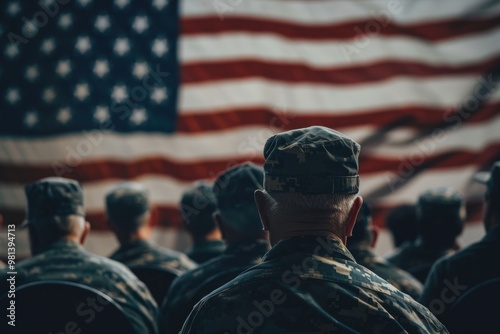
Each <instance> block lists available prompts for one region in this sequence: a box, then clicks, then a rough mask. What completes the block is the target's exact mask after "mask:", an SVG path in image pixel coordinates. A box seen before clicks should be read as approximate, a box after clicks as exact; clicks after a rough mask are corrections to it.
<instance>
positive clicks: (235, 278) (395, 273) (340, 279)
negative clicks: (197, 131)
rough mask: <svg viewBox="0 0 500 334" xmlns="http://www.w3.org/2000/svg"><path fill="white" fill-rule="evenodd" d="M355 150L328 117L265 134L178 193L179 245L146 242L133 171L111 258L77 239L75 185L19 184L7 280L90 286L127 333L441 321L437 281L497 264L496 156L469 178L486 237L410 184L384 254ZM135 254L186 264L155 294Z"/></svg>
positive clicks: (144, 205)
mask: <svg viewBox="0 0 500 334" xmlns="http://www.w3.org/2000/svg"><path fill="white" fill-rule="evenodd" d="M359 151H360V146H359V144H357V143H356V142H354V141H353V140H352V139H350V138H348V137H347V136H345V135H344V134H342V133H340V132H337V131H334V130H332V129H328V128H325V127H319V126H314V127H309V128H304V129H296V130H291V131H288V132H283V133H279V134H276V135H274V136H272V137H271V138H269V139H268V140H267V142H266V144H265V147H264V158H265V162H264V165H263V167H261V166H257V165H255V164H252V163H244V164H240V165H237V166H234V167H231V168H228V169H227V170H225V171H223V172H222V173H221V174H220V175H218V177H217V178H216V180H215V181H214V182H213V184H209V183H208V182H205V181H200V182H197V183H196V184H195V185H193V186H192V187H191V188H189V189H188V190H187V191H186V192H185V193H184V195H183V196H182V199H181V202H180V205H179V208H180V211H181V213H182V216H183V218H184V221H185V222H186V226H187V228H188V230H189V231H190V232H191V234H192V236H193V241H194V244H193V248H192V249H190V250H189V251H188V253H187V254H188V255H189V256H186V255H185V254H183V253H180V252H177V251H174V250H169V249H165V248H162V247H159V246H157V245H155V244H154V243H152V242H151V241H150V236H151V227H150V224H149V221H150V219H151V214H152V213H151V210H150V203H149V196H148V193H147V190H146V189H145V188H144V187H143V186H141V185H140V184H137V183H133V182H125V183H121V184H119V185H118V186H116V187H115V188H114V189H113V190H112V191H110V192H109V193H108V195H107V196H106V212H107V216H108V219H109V225H110V227H111V229H112V230H113V231H114V232H115V234H116V236H117V239H118V241H119V242H120V247H119V248H118V250H116V251H115V252H114V253H113V254H112V255H111V256H110V258H104V257H100V256H97V255H95V254H91V253H89V252H87V251H85V249H84V248H83V246H82V245H83V243H84V242H85V239H86V237H87V236H88V234H89V230H90V224H89V223H88V222H87V221H86V220H85V209H84V203H83V189H82V188H81V186H80V185H79V184H78V183H77V182H76V181H73V180H68V179H62V178H47V179H43V180H40V181H38V182H35V183H33V184H30V185H28V186H27V187H26V196H27V201H28V206H27V220H26V222H25V224H24V225H25V226H27V227H28V228H29V235H30V243H31V249H32V254H33V257H31V258H30V259H27V260H24V261H22V262H21V263H19V264H18V265H17V268H16V269H17V272H18V275H17V284H18V285H23V284H26V283H29V282H34V281H40V280H54V279H58V280H67V281H71V282H76V283H82V284H85V285H88V286H91V287H93V288H96V289H98V290H100V291H102V292H104V293H105V294H107V295H108V296H110V297H111V298H112V299H114V300H115V301H117V303H118V304H120V305H121V306H122V307H123V309H124V311H125V312H126V314H127V317H128V318H129V320H130V322H131V324H132V325H133V327H134V328H135V330H136V332H137V333H179V332H181V333H289V332H297V333H327V332H334V331H337V332H341V333H447V332H448V330H447V328H446V327H445V325H447V322H448V321H450V319H447V312H446V311H447V310H448V309H449V308H450V306H451V303H446V304H445V303H442V304H443V305H444V306H443V307H444V310H443V308H439V310H438V311H439V312H434V313H436V314H433V312H431V311H436V308H435V307H433V303H435V301H436V300H438V301H439V300H441V299H442V291H443V289H445V288H446V286H443V284H444V283H443V282H447V278H449V279H450V280H453V279H456V278H457V277H459V278H460V282H462V280H463V286H466V287H467V288H470V287H472V286H474V285H476V284H479V283H480V282H482V281H484V280H487V279H489V278H493V277H499V274H500V268H499V266H498V265H497V264H496V263H498V261H496V262H495V265H492V263H490V262H489V261H491V260H492V258H491V256H492V254H490V253H489V251H491V250H493V249H494V247H499V245H500V242H498V240H496V239H497V238H498V237H500V234H499V232H500V228H498V225H499V224H500V221H499V218H500V214H499V213H498V207H499V206H498V205H496V206H495V205H494V203H496V204H498V203H499V202H498V200H499V196H500V163H497V164H495V165H494V167H493V168H492V170H491V173H486V174H482V175H480V176H478V178H477V180H478V181H480V182H482V183H485V184H487V187H488V191H487V196H486V204H487V205H486V208H485V219H484V222H485V226H486V229H487V231H488V233H487V236H486V237H485V240H483V241H481V242H479V244H478V245H473V246H471V247H468V248H466V249H463V250H461V251H458V252H457V249H458V246H457V243H456V237H457V236H458V235H459V234H460V232H461V230H462V227H463V219H464V207H463V200H462V198H461V196H460V194H458V193H457V192H455V191H453V190H451V189H436V190H431V191H428V192H426V193H424V194H422V195H421V196H420V197H419V200H418V203H417V208H418V210H417V216H418V218H419V219H418V220H419V222H422V223H421V224H420V225H419V226H420V229H419V236H418V238H416V239H415V240H413V241H410V242H407V243H404V244H402V245H400V247H398V249H397V250H396V252H395V253H394V254H392V255H391V256H389V257H388V258H382V257H379V256H376V255H375V253H374V250H373V249H374V245H375V243H376V240H377V229H376V227H375V226H373V224H372V222H371V217H370V208H369V206H368V205H367V204H366V203H363V199H362V198H361V197H360V196H359V194H358V192H359V176H358V170H359V165H358V156H359ZM443 222H444V223H443ZM221 239H223V240H224V242H222V241H221ZM488 247H490V248H488ZM453 253H455V254H453ZM475 254H478V255H477V259H476V255H475ZM493 254H494V253H493ZM486 263H488V264H489V265H488V266H485V267H483V268H482V269H477V268H480V267H477V266H481V265H485V264H486ZM145 264H147V265H152V266H158V267H164V268H170V269H175V270H178V271H181V272H182V275H180V277H178V278H177V279H176V280H175V281H174V282H173V283H172V285H171V286H170V288H169V290H168V293H167V294H166V296H165V298H164V299H163V300H162V301H160V302H158V303H157V302H156V301H155V300H154V298H153V296H152V295H151V293H150V291H148V288H147V287H146V286H145V285H144V284H143V283H142V282H141V281H140V280H139V279H138V278H137V277H136V276H135V275H134V274H133V273H132V271H131V270H133V268H134V267H138V266H143V265H145ZM476 267H477V268H476ZM471 268H475V269H474V270H470V269H471ZM404 269H406V270H404ZM4 275H5V274H3V273H0V276H1V277H0V279H1V282H0V284H4V282H5V280H6V277H4ZM5 291H6V290H5ZM5 291H4V290H3V285H2V291H0V293H3V292H5ZM429 309H430V310H429Z"/></svg>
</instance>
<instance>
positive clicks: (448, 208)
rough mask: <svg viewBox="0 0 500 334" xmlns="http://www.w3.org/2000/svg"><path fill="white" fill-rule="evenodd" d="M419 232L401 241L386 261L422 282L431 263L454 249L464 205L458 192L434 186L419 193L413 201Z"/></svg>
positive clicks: (463, 216)
mask: <svg viewBox="0 0 500 334" xmlns="http://www.w3.org/2000/svg"><path fill="white" fill-rule="evenodd" d="M416 210H417V211H416V212H417V224H418V229H419V235H418V237H417V239H416V240H415V241H414V242H412V243H405V244H403V245H402V246H401V247H400V248H398V249H397V250H395V251H394V253H393V254H392V255H390V256H388V257H387V260H388V261H390V262H392V263H394V264H395V265H396V266H398V267H400V268H402V269H404V270H406V271H408V272H409V273H410V274H412V275H413V276H415V277H416V278H417V279H418V280H419V281H420V282H422V283H424V282H425V279H426V278H427V275H428V274H429V271H430V270H431V267H432V265H433V264H434V263H435V262H436V260H437V259H439V258H441V257H442V256H445V255H448V254H451V253H453V252H454V251H455V250H456V249H458V244H457V238H458V236H459V235H460V234H461V233H462V230H463V226H464V220H465V205H464V201H463V198H462V195H461V194H460V193H458V192H457V191H455V190H454V189H452V188H436V189H431V190H428V191H426V192H424V193H422V194H421V195H420V196H419V198H418V200H417V204H416Z"/></svg>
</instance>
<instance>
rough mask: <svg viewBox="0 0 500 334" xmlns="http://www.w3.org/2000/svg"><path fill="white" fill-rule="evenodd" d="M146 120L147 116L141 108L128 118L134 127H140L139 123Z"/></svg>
mask: <svg viewBox="0 0 500 334" xmlns="http://www.w3.org/2000/svg"><path fill="white" fill-rule="evenodd" d="M147 119H148V116H147V115H146V110H145V109H143V108H141V109H134V110H133V112H132V116H130V121H131V122H132V123H134V124H135V125H140V124H141V123H144V122H145V121H146V120H147Z"/></svg>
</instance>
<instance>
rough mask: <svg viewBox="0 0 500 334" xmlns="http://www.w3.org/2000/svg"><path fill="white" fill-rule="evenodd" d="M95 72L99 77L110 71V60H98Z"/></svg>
mask: <svg viewBox="0 0 500 334" xmlns="http://www.w3.org/2000/svg"><path fill="white" fill-rule="evenodd" d="M93 72H94V73H95V75H97V76H98V77H99V78H102V77H104V76H105V75H106V74H108V72H109V66H108V61H107V60H106V59H101V60H96V61H95V64H94V69H93Z"/></svg>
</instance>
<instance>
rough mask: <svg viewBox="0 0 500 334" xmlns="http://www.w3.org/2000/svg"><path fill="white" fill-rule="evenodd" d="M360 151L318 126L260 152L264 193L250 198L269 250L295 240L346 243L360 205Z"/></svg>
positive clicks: (282, 137) (284, 136) (273, 141)
mask: <svg viewBox="0 0 500 334" xmlns="http://www.w3.org/2000/svg"><path fill="white" fill-rule="evenodd" d="M359 150H360V146H359V144H357V143H356V142H355V141H353V140H352V139H350V138H349V137H347V136H346V135H344V134H342V133H340V132H337V131H334V130H332V129H329V128H325V127H321V126H313V127H309V128H303V129H297V130H291V131H288V132H283V133H279V134H276V135H274V136H272V137H271V138H269V139H268V140H267V142H266V144H265V146H264V158H265V163H264V172H265V177H264V189H265V190H264V191H257V192H256V193H255V200H256V203H257V206H258V208H259V213H260V217H261V220H262V223H263V225H264V227H265V229H266V230H268V231H269V232H270V237H271V243H272V244H273V245H274V244H275V243H276V242H278V241H279V240H281V239H282V238H287V237H291V236H298V235H318V236H332V235H336V236H337V237H339V238H340V239H341V240H343V241H344V242H346V238H347V236H349V235H350V234H351V231H352V228H353V226H354V223H355V222H356V216H357V214H358V211H359V209H360V207H361V203H362V202H363V200H362V199H361V197H359V196H358V195H357V193H358V190H359V176H358V156H359Z"/></svg>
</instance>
